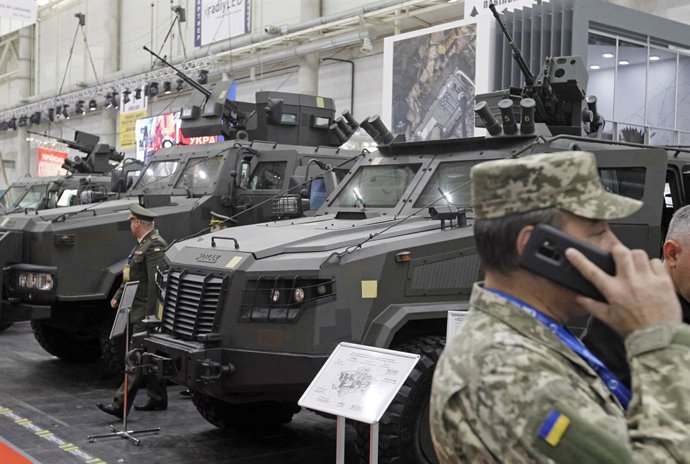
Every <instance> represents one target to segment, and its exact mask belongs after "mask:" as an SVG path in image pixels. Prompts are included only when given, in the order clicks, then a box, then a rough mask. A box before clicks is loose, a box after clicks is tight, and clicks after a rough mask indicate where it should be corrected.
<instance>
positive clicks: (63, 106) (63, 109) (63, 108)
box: [62, 105, 69, 119]
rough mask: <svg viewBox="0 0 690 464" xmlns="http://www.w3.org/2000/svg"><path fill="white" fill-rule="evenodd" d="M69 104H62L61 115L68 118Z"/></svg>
mask: <svg viewBox="0 0 690 464" xmlns="http://www.w3.org/2000/svg"><path fill="white" fill-rule="evenodd" d="M68 107H69V105H62V117H64V118H65V119H69V113H68V112H67V108H68Z"/></svg>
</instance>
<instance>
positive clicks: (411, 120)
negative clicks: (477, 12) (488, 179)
mask: <svg viewBox="0 0 690 464" xmlns="http://www.w3.org/2000/svg"><path fill="white" fill-rule="evenodd" d="M489 29H490V24H489V23H488V21H486V19H485V18H477V19H476V20H475V19H472V20H464V21H457V22H454V23H449V24H444V25H440V26H434V27H432V28H427V29H423V30H420V31H414V32H411V33H407V34H401V35H399V36H395V37H390V38H387V39H386V41H385V45H384V86H383V88H384V108H383V116H384V121H386V122H387V123H388V124H390V127H391V130H392V132H394V133H396V134H405V138H406V140H409V141H416V140H438V139H448V138H457V137H472V136H474V96H475V94H476V93H477V91H479V92H486V91H487V88H486V87H487V85H488V83H489V80H488V75H489V69H488V67H489V64H490V61H489V59H488V54H489V52H490V50H491V48H490V47H489V45H490V43H491V41H492V36H491V34H489ZM478 57H481V58H478ZM393 76H395V78H393Z"/></svg>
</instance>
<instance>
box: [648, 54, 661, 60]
mask: <svg viewBox="0 0 690 464" xmlns="http://www.w3.org/2000/svg"><path fill="white" fill-rule="evenodd" d="M659 60H660V57H659V56H658V55H652V56H650V57H649V61H659Z"/></svg>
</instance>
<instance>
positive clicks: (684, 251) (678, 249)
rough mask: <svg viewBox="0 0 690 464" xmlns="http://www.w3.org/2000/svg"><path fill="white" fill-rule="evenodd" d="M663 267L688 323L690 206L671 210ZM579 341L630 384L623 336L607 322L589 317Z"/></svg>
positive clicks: (684, 318) (663, 252)
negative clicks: (671, 215) (672, 211)
mask: <svg viewBox="0 0 690 464" xmlns="http://www.w3.org/2000/svg"><path fill="white" fill-rule="evenodd" d="M661 251H662V254H663V256H664V267H665V268H666V271H667V272H668V274H669V275H670V276H671V280H673V286H674V287H675V289H676V293H677V296H678V301H679V302H680V307H681V310H682V317H683V322H684V323H685V324H688V323H690V206H684V207H682V208H680V209H679V210H678V211H676V212H675V213H674V214H673V217H672V218H671V222H670V223H669V225H668V232H667V233H666V240H665V241H664V245H663V246H662V248H661ZM582 341H583V343H584V344H585V346H587V348H589V350H590V351H591V352H592V353H594V354H595V355H596V356H597V357H598V358H599V359H601V360H602V361H603V362H604V363H605V364H606V366H607V367H608V368H609V369H611V371H613V373H614V374H616V376H617V377H618V378H619V379H620V380H621V381H622V382H623V384H625V385H626V386H627V387H628V388H630V367H629V366H628V361H627V360H626V354H625V344H624V343H623V340H621V338H620V337H619V336H618V334H616V332H614V331H613V330H612V329H611V328H610V327H609V326H608V325H606V324H604V323H603V322H601V321H600V320H599V319H597V318H595V317H592V318H591V319H590V321H589V324H588V325H587V330H586V331H585V333H584V335H583V336H582Z"/></svg>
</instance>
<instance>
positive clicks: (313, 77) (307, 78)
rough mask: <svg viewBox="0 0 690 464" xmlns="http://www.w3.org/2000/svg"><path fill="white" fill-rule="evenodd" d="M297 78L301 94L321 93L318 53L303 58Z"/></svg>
mask: <svg viewBox="0 0 690 464" xmlns="http://www.w3.org/2000/svg"><path fill="white" fill-rule="evenodd" d="M297 76H298V79H299V92H300V93H304V94H307V95H317V94H318V93H319V56H318V55H317V54H316V53H310V54H309V55H306V56H304V57H302V59H301V60H300V65H299V71H298V73H297Z"/></svg>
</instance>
